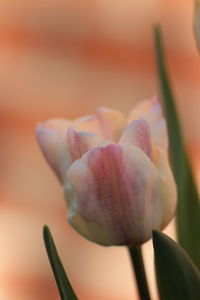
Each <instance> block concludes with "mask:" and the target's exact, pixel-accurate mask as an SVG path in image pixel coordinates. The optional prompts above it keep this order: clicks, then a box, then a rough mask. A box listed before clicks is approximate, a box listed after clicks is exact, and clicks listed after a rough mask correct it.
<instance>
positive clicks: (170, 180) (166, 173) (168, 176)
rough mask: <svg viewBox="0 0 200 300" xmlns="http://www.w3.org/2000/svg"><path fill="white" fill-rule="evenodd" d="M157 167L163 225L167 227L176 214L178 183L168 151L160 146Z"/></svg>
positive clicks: (162, 226)
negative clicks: (171, 166) (170, 163)
mask: <svg viewBox="0 0 200 300" xmlns="http://www.w3.org/2000/svg"><path fill="white" fill-rule="evenodd" d="M158 151H159V155H158V158H159V159H158V161H157V169H158V173H159V189H160V200H161V205H162V211H163V216H162V225H161V229H163V228H165V227H166V226H167V224H168V223H169V222H170V221H171V219H172V218H173V216H174V214H175V210H176V204H177V192H176V184H175V180H174V177H173V174H172V171H171V169H170V165H169V161H168V155H167V153H166V151H164V150H163V149H161V148H158Z"/></svg>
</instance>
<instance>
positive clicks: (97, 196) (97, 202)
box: [67, 144, 160, 245]
mask: <svg viewBox="0 0 200 300" xmlns="http://www.w3.org/2000/svg"><path fill="white" fill-rule="evenodd" d="M157 176H158V174H157V171H156V169H155V167H154V165H153V164H152V163H151V161H150V160H149V159H148V158H147V157H146V156H145V155H144V153H143V151H141V150H140V149H139V148H136V147H133V146H129V147H127V146H120V145H118V144H110V145H108V146H106V147H97V148H95V149H93V150H91V151H89V152H88V153H87V154H86V155H84V156H83V157H82V158H81V159H80V160H78V161H76V162H74V163H73V164H72V165H71V167H70V169H69V170H68V173H67V178H68V180H69V182H70V184H71V185H72V187H73V190H74V198H73V199H74V200H73V204H72V205H73V207H74V208H75V209H74V216H75V215H80V217H81V219H82V220H83V221H84V222H85V223H86V224H87V225H88V227H89V228H90V231H91V233H90V236H89V235H88V236H86V237H87V238H88V239H92V240H93V241H96V242H98V243H100V244H104V245H107V244H115V245H123V244H126V245H137V244H139V243H140V242H143V241H145V240H147V239H148V238H150V235H151V229H152V228H158V224H160V214H158V215H157V214H156V213H154V211H152V209H151V208H150V205H151V206H152V204H153V203H154V202H155V203H156V205H157V202H158V196H157V193H156V188H157V185H156V180H157ZM153 208H154V209H155V205H153ZM153 213H154V216H153ZM75 219H76V218H74V220H75ZM71 223H72V226H74V228H78V226H76V224H73V217H72V216H71ZM147 225H148V226H147ZM94 228H98V240H97V239H95V232H93V230H94ZM79 232H80V233H82V234H83V235H84V232H81V229H79ZM99 232H102V240H101V235H100V234H99ZM105 232H107V233H108V235H109V237H110V242H108V241H104V239H103V236H104V234H103V233H105ZM91 236H92V237H93V238H91Z"/></svg>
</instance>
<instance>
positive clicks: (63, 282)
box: [43, 226, 78, 300]
mask: <svg viewBox="0 0 200 300" xmlns="http://www.w3.org/2000/svg"><path fill="white" fill-rule="evenodd" d="M43 237H44V242H45V247H46V250H47V254H48V257H49V261H50V264H51V268H52V270H53V273H54V277H55V280H56V283H57V287H58V290H59V293H60V297H61V299H62V300H78V298H77V296H76V295H75V293H74V291H73V289H72V286H71V284H70V282H69V279H68V278H67V275H66V273H65V270H64V268H63V265H62V262H61V260H60V258H59V256H58V252H57V250H56V246H55V244H54V241H53V238H52V235H51V232H50V230H49V228H48V226H44V228H43Z"/></svg>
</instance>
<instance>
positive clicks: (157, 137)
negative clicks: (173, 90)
mask: <svg viewBox="0 0 200 300" xmlns="http://www.w3.org/2000/svg"><path fill="white" fill-rule="evenodd" d="M140 118H144V119H145V120H146V121H147V123H148V125H149V127H150V130H151V135H152V136H153V138H154V141H155V143H156V144H157V145H158V146H159V147H162V148H163V149H167V148H168V136H167V127H166V122H165V120H164V118H163V116H162V110H161V106H160V104H159V101H158V98H157V97H153V98H152V99H146V100H143V101H142V102H140V103H139V104H138V105H137V106H136V107H135V108H134V109H133V110H132V111H131V113H130V115H129V122H131V121H132V120H137V119H140Z"/></svg>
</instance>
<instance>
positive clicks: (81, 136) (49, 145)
mask: <svg viewBox="0 0 200 300" xmlns="http://www.w3.org/2000/svg"><path fill="white" fill-rule="evenodd" d="M37 139H38V142H39V145H40V147H41V149H42V151H43V153H44V156H45V157H46V159H47V160H48V162H49V163H50V165H51V167H52V168H53V170H54V171H55V172H56V174H57V176H58V178H59V179H60V181H61V182H62V184H63V185H64V191H65V196H66V200H67V204H68V221H69V223H70V224H71V225H72V226H73V228H74V229H76V230H77V231H78V232H79V233H80V234H81V235H83V236H84V237H85V238H87V239H89V240H91V241H93V242H96V243H98V244H101V245H106V246H107V245H127V246H136V245H140V244H142V243H144V242H145V241H147V240H148V239H150V238H151V232H152V229H158V230H162V229H163V228H164V227H165V226H166V225H167V224H168V223H169V222H170V220H171V219H172V217H173V215H174V212H175V207H176V186H175V182H174V178H173V176H172V172H171V170H170V167H169V162H168V137H167V129H166V123H165V120H164V118H163V117H162V112H161V108H160V105H159V102H158V100H157V99H156V98H153V99H147V100H144V101H142V102H141V103H139V104H138V105H137V106H136V108H134V109H133V110H132V111H131V113H130V115H129V117H128V119H126V118H125V117H124V116H123V115H122V114H121V113H120V112H117V111H114V110H111V109H107V108H100V109H98V110H97V113H96V114H95V115H92V116H87V117H84V118H80V119H77V120H75V121H68V120H61V119H57V120H55V119H54V120H49V121H47V122H45V123H43V124H40V125H39V126H38V128H37Z"/></svg>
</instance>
